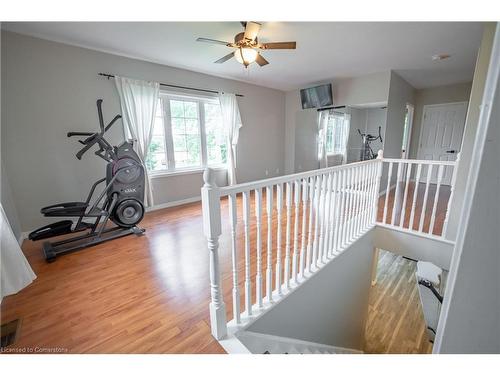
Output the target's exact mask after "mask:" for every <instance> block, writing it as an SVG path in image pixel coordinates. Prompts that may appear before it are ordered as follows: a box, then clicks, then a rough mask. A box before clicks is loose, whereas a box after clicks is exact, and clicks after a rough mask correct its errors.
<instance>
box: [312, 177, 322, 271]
mask: <svg viewBox="0 0 500 375" xmlns="http://www.w3.org/2000/svg"><path fill="white" fill-rule="evenodd" d="M322 177H323V176H322V175H319V176H317V177H316V186H315V189H316V193H315V195H316V200H315V201H314V210H315V215H314V216H315V217H314V241H313V251H312V263H313V265H314V266H315V267H318V242H319V225H320V222H319V205H320V198H321V182H322V180H323V179H322Z"/></svg>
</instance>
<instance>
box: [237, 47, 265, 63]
mask: <svg viewBox="0 0 500 375" xmlns="http://www.w3.org/2000/svg"><path fill="white" fill-rule="evenodd" d="M258 54H259V53H258V52H257V51H256V50H255V49H253V48H249V47H241V48H238V49H237V50H236V51H234V57H235V58H236V61H238V62H239V63H240V64H243V65H245V66H248V65H250V64H251V63H253V62H255V60H256V59H257V55H258Z"/></svg>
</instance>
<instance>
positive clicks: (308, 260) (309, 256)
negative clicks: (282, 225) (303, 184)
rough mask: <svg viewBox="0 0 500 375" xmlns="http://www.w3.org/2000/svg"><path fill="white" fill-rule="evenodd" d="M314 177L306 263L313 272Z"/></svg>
mask: <svg viewBox="0 0 500 375" xmlns="http://www.w3.org/2000/svg"><path fill="white" fill-rule="evenodd" d="M314 183H315V179H314V177H311V178H310V179H309V224H308V230H307V249H306V263H307V270H308V271H309V272H311V271H312V268H311V267H312V247H313V223H314V198H315V197H314V190H315V189H314Z"/></svg>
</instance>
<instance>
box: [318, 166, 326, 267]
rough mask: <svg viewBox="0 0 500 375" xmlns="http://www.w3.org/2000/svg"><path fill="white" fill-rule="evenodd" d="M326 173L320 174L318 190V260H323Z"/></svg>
mask: <svg viewBox="0 0 500 375" xmlns="http://www.w3.org/2000/svg"><path fill="white" fill-rule="evenodd" d="M327 178H328V177H327V176H326V175H322V181H321V190H320V200H319V207H318V211H319V241H318V262H319V263H322V262H323V250H324V248H323V246H324V236H325V219H326V215H325V193H326V180H327Z"/></svg>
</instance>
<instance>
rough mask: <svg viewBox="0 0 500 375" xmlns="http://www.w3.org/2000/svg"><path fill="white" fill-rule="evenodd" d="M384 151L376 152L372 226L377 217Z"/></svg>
mask: <svg viewBox="0 0 500 375" xmlns="http://www.w3.org/2000/svg"><path fill="white" fill-rule="evenodd" d="M383 160H384V151H382V150H378V152H377V161H378V162H377V164H378V165H377V179H376V181H375V192H374V193H373V199H374V200H375V202H374V205H375V207H374V210H373V218H372V220H373V224H375V222H376V221H377V215H378V201H379V194H380V180H381V179H382V170H383V167H384V162H383Z"/></svg>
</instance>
